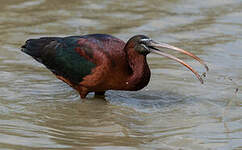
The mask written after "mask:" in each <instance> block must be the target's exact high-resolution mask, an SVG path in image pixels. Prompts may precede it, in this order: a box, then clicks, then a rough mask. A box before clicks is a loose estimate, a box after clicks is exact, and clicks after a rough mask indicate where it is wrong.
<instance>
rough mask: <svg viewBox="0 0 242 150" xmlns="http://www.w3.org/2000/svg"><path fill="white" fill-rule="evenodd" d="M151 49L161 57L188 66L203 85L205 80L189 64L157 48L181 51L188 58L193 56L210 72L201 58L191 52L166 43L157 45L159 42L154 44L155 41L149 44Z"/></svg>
mask: <svg viewBox="0 0 242 150" xmlns="http://www.w3.org/2000/svg"><path fill="white" fill-rule="evenodd" d="M149 47H150V48H151V52H153V53H156V54H159V55H162V56H165V57H167V58H170V59H173V60H175V61H177V62H179V63H181V64H182V65H184V66H186V67H187V68H188V69H190V70H191V71H192V72H193V73H194V74H195V75H196V77H197V78H198V80H199V81H200V82H201V83H202V84H203V79H202V78H201V76H200V75H199V74H198V73H197V72H196V71H195V70H194V69H193V68H192V67H191V66H189V65H188V64H187V63H185V62H184V61H182V60H181V59H179V58H177V57H175V56H173V55H170V54H167V53H164V52H163V51H161V50H159V49H157V48H167V49H171V50H175V51H179V52H182V53H184V54H186V55H188V56H191V57H192V58H194V59H196V60H197V61H199V62H200V63H201V64H202V65H204V67H205V69H206V70H207V71H208V70H209V69H208V66H207V65H206V64H205V63H204V61H202V60H201V59H200V58H198V57H197V56H195V55H194V54H192V53H190V52H187V51H185V50H183V49H180V48H178V47H175V46H172V45H169V44H166V43H157V42H154V41H150V42H149Z"/></svg>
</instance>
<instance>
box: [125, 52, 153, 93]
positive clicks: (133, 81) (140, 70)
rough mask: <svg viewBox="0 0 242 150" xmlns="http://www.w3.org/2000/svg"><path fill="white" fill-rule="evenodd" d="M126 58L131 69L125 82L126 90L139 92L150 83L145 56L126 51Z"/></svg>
mask: <svg viewBox="0 0 242 150" xmlns="http://www.w3.org/2000/svg"><path fill="white" fill-rule="evenodd" d="M127 58H128V62H129V66H130V68H131V73H130V76H129V78H128V80H127V82H126V87H127V90H140V89H142V88H144V87H145V86H146V85H147V84H148V83H149V81H150V69H149V66H148V64H147V61H146V56H144V55H141V54H138V52H136V51H135V50H132V49H129V50H128V51H127Z"/></svg>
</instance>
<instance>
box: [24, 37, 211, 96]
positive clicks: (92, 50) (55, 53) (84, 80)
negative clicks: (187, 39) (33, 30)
mask: <svg viewBox="0 0 242 150" xmlns="http://www.w3.org/2000/svg"><path fill="white" fill-rule="evenodd" d="M161 49H162V50H161ZM164 50H175V51H179V52H181V53H184V54H186V55H188V56H191V57H192V58H194V59H195V60H197V61H198V62H200V63H201V64H202V65H203V66H204V67H205V69H206V71H208V70H209V69H208V66H207V65H206V64H205V62H204V61H203V60H201V59H200V58H199V57H197V56H196V55H194V54H192V53H191V52H188V51H186V50H183V49H181V48H178V47H175V46H172V45H169V44H166V43H160V42H155V41H154V40H152V39H151V38H149V37H148V36H145V35H134V36H132V37H131V38H130V39H129V40H128V41H127V42H126V43H125V42H124V41H123V40H121V39H119V38H117V37H114V36H112V35H108V34H87V35H80V36H66V37H40V38H35V39H29V40H27V41H26V42H25V44H24V45H23V46H22V47H21V51H22V52H24V53H26V54H28V55H30V56H31V57H33V58H34V59H35V60H37V61H38V62H40V63H42V64H43V65H44V66H46V68H47V69H49V70H50V71H51V72H52V73H53V74H54V75H55V76H56V77H57V78H58V79H60V80H62V81H64V82H65V83H67V84H68V85H69V86H71V87H72V88H73V89H75V90H76V91H78V92H79V94H80V97H81V98H82V99H84V98H86V96H87V94H88V93H90V92H94V93H95V96H104V95H105V92H106V91H108V90H124V91H137V90H141V89H142V88H144V87H145V86H147V84H148V83H149V81H150V77H151V71H150V69H149V66H148V63H147V59H146V57H147V55H148V54H150V53H155V54H158V55H162V56H164V57H167V58H170V59H173V60H175V61H177V62H179V63H181V64H182V65H184V66H185V67H187V68H188V69H189V70H190V71H192V72H193V73H194V74H195V76H196V77H197V78H198V80H199V81H200V82H201V83H202V84H203V79H202V77H201V76H200V75H199V74H198V72H196V71H195V70H194V69H193V68H192V67H191V66H189V65H188V64H187V63H185V62H184V61H182V60H181V59H179V58H177V57H175V56H173V55H171V54H169V53H166V52H164Z"/></svg>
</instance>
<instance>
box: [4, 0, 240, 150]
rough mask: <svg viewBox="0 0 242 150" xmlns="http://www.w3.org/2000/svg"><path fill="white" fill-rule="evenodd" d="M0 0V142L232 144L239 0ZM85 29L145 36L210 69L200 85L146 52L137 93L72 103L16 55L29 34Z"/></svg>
mask: <svg viewBox="0 0 242 150" xmlns="http://www.w3.org/2000/svg"><path fill="white" fill-rule="evenodd" d="M0 2H1V3H0V148H1V149H18V150H19V149H82V150H85V149H97V150H109V149H110V150H111V149H125V150H135V149H166V150H174V149H175V150H176V149H177V150H178V149H191V150H194V149H196V150H206V149H218V150H228V149H234V150H239V149H242V100H241V99H242V94H241V90H242V44H241V42H242V41H241V39H242V11H241V10H242V2H241V1H240V0H230V1H229V0H203V1H196V0H180V1H179V0H170V1H165V0H149V1H144V0H137V1H128V0H123V1H121V0H119V1H118V0H115V1H114V0H113V1H100V0H89V1H77V0H69V1H64V0H51V1H50V0H49V1H47V0H36V1H23V0H9V1H4V0H1V1H0ZM89 33H108V34H112V35H114V36H117V37H119V38H121V39H123V40H125V41H127V39H129V38H130V37H131V36H133V35H135V34H146V35H148V36H150V37H151V38H152V39H154V40H156V41H161V42H167V43H169V44H173V45H175V46H178V47H181V48H184V49H187V50H190V51H191V52H193V53H194V54H196V55H198V56H199V57H201V58H202V59H204V60H205V61H206V62H208V65H209V67H210V72H209V73H208V74H207V77H206V82H205V84H204V85H201V84H200V83H199V81H198V80H197V79H196V78H195V77H194V75H193V74H192V73H191V72H190V71H188V70H187V69H186V68H185V67H183V66H181V65H180V64H177V63H175V62H173V61H171V60H168V59H166V58H162V57H158V56H155V55H150V56H149V58H148V59H149V60H148V61H149V64H150V67H151V71H152V78H151V82H150V84H149V85H148V87H146V88H145V89H144V90H142V91H139V92H117V91H110V92H108V93H107V95H106V100H107V101H108V102H105V101H103V100H102V99H95V98H93V95H91V94H90V95H89V96H88V100H86V101H82V100H81V99H80V98H79V95H78V94H77V92H75V91H74V90H73V89H71V88H70V87H69V86H67V85H66V84H64V83H62V82H61V81H59V80H57V79H56V78H55V77H54V76H53V75H52V74H51V73H50V72H49V71H48V70H47V69H45V68H44V67H43V66H42V65H40V64H39V63H37V62H36V61H34V60H33V59H32V58H30V57H29V56H27V55H24V54H23V53H21V52H20V46H21V45H22V44H23V43H24V41H25V40H27V39H29V38H33V37H40V36H67V35H82V34H89ZM173 54H175V55H176V56H178V57H180V58H182V59H183V60H185V61H186V62H188V63H189V64H191V65H192V66H193V67H194V68H195V69H196V70H198V71H199V72H200V73H202V72H203V71H204V70H203V68H202V67H201V66H200V65H199V64H198V63H196V62H195V61H194V60H192V59H190V58H189V57H186V56H184V55H182V54H178V53H173ZM236 88H238V92H237V93H236Z"/></svg>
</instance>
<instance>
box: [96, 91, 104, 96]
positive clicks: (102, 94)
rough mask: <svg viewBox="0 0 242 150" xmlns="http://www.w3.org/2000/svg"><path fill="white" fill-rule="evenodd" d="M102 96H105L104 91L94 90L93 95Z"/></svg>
mask: <svg viewBox="0 0 242 150" xmlns="http://www.w3.org/2000/svg"><path fill="white" fill-rule="evenodd" d="M104 96H105V91H98V92H95V97H104Z"/></svg>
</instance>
